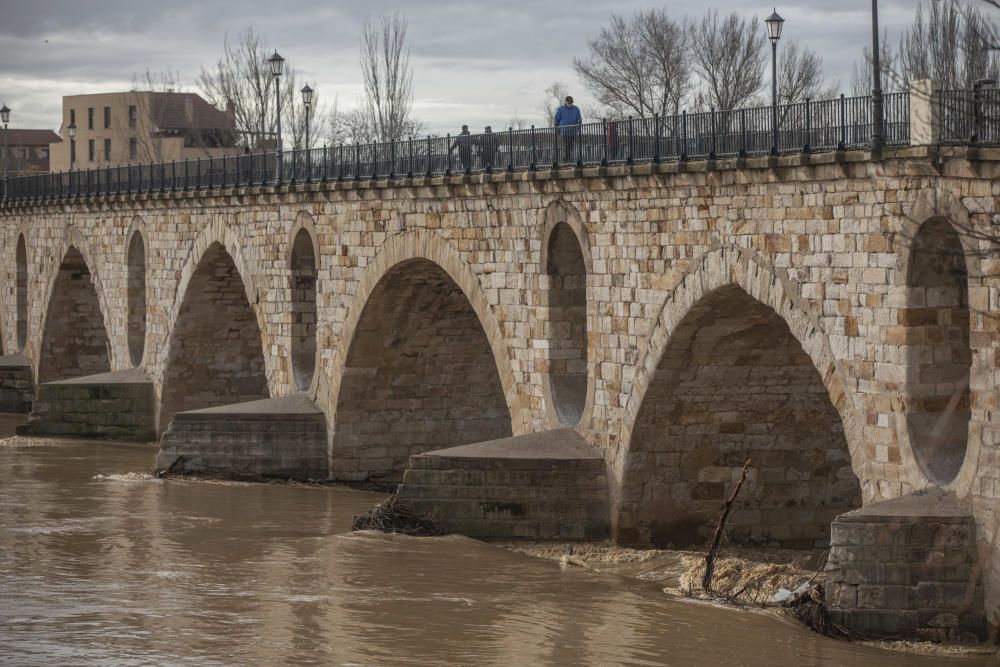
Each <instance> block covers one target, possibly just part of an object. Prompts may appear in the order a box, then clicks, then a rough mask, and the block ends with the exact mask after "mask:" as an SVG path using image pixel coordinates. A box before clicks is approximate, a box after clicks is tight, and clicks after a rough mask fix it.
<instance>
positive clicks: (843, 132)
mask: <svg viewBox="0 0 1000 667" xmlns="http://www.w3.org/2000/svg"><path fill="white" fill-rule="evenodd" d="M845 148H847V99H846V98H845V97H844V94H843V93H841V94H840V141H839V142H838V143H837V150H838V151H842V150H844V149H845Z"/></svg>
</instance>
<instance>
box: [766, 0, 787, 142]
mask: <svg viewBox="0 0 1000 667" xmlns="http://www.w3.org/2000/svg"><path fill="white" fill-rule="evenodd" d="M764 23H765V24H766V25H767V38H768V39H769V40H771V155H777V153H778V40H779V39H781V28H782V26H783V25H784V24H785V19H783V18H781V17H780V16H778V11H777V9H775V10H774V11H772V12H771V15H770V16H768V17H767V18H766V19H764Z"/></svg>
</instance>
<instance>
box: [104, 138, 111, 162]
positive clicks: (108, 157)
mask: <svg viewBox="0 0 1000 667" xmlns="http://www.w3.org/2000/svg"><path fill="white" fill-rule="evenodd" d="M104 160H105V162H111V140H110V139H105V140H104Z"/></svg>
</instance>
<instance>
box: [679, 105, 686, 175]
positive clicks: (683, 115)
mask: <svg viewBox="0 0 1000 667" xmlns="http://www.w3.org/2000/svg"><path fill="white" fill-rule="evenodd" d="M679 159H680V161H681V162H687V159H688V112H687V109H685V110H684V111H682V112H681V154H680V158H679Z"/></svg>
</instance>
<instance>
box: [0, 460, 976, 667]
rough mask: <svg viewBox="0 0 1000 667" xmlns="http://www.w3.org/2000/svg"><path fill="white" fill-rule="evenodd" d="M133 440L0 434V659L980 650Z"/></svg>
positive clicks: (287, 661) (556, 657)
mask: <svg viewBox="0 0 1000 667" xmlns="http://www.w3.org/2000/svg"><path fill="white" fill-rule="evenodd" d="M154 453H155V452H154V451H153V450H152V449H149V448H138V447H130V446H116V445H106V444H92V443H74V442H49V443H48V444H44V445H38V446H31V447H24V446H18V447H12V446H9V444H8V445H6V446H5V445H4V444H2V443H0V664H4V665H18V666H22V665H23V666H27V665H310V664H316V665H444V664H449V665H450V664H455V665H538V664H546V665H550V664H551V665H611V664H630V665H781V664H794V665H796V666H809V665H874V666H877V667H886V666H887V665H896V664H912V665H930V664H942V663H945V664H953V665H974V664H975V665H978V664H983V665H985V664H995V663H993V662H992V659H983V658H971V659H970V658H940V657H924V656H915V655H905V654H900V653H894V652H889V651H884V650H880V649H875V648H868V647H863V646H856V645H851V644H847V643H844V642H838V641H834V640H830V639H826V638H823V637H820V636H817V635H815V634H812V633H810V632H808V631H806V630H804V629H802V628H800V627H798V626H796V625H794V624H792V623H790V622H785V621H782V620H780V619H777V618H774V617H771V616H768V615H763V614H757V613H750V612H745V611H737V610H730V609H722V608H718V607H714V606H708V605H703V604H697V603H693V602H688V601H684V600H678V599H674V598H671V597H669V596H667V595H665V594H664V593H662V592H661V591H660V589H659V588H658V587H657V586H656V585H653V584H648V583H644V582H640V581H636V580H632V579H625V578H620V577H615V576H612V575H606V574H600V573H596V572H592V571H588V570H583V569H579V568H570V569H563V568H561V567H560V566H559V565H558V564H556V563H552V562H548V561H543V560H538V559H533V558H530V557H528V556H523V555H520V554H516V553H512V552H508V551H505V550H502V549H500V548H497V547H494V546H490V545H487V544H483V543H480V542H476V541H474V540H470V539H465V538H460V537H445V538H408V537H397V536H387V535H381V534H370V533H353V534H352V533H350V532H348V530H349V526H350V521H351V517H352V515H353V514H354V513H357V512H359V511H361V510H363V509H367V508H368V507H369V506H370V505H372V504H373V503H374V502H375V501H376V500H378V499H379V498H380V496H377V495H374V494H370V493H364V492H358V491H352V490H347V489H341V488H315V487H296V486H285V485H265V484H221V483H208V482H194V481H177V480H170V481H160V480H154V479H150V478H148V477H146V476H143V475H133V474H129V473H146V472H148V471H149V470H150V469H151V468H152V465H153V456H154Z"/></svg>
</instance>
